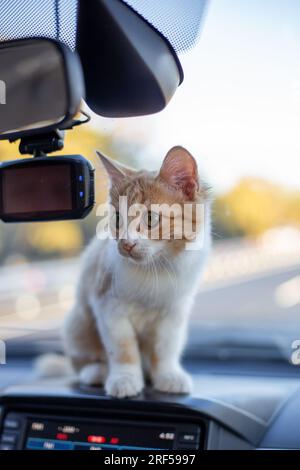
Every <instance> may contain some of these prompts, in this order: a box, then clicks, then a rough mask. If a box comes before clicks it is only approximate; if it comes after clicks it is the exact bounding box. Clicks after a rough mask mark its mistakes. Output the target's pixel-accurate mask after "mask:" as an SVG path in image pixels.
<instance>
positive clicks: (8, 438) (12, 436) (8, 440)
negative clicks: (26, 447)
mask: <svg viewBox="0 0 300 470" xmlns="http://www.w3.org/2000/svg"><path fill="white" fill-rule="evenodd" d="M17 438H18V434H16V433H13V432H4V433H3V434H2V437H1V444H15V443H16V441H17Z"/></svg>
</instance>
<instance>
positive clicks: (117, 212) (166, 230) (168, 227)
mask: <svg viewBox="0 0 300 470" xmlns="http://www.w3.org/2000/svg"><path fill="white" fill-rule="evenodd" d="M97 153H98V155H99V157H100V158H101V161H102V163H103V165H104V168H105V170H106V172H107V174H108V176H109V179H110V226H111V231H112V233H113V234H114V236H115V238H116V242H117V244H118V250H119V253H120V255H122V256H124V257H126V258H128V259H129V260H130V261H132V262H135V263H139V264H142V263H144V264H148V263H149V261H150V260H151V261H155V260H159V259H170V257H174V256H176V255H177V254H179V253H180V252H182V250H184V249H185V247H186V243H187V242H188V241H191V240H192V239H193V238H195V237H196V234H197V233H199V230H201V225H202V224H203V223H204V221H203V217H201V216H200V217H199V214H200V215H201V214H203V211H202V210H201V208H203V205H204V203H205V202H206V200H207V196H208V189H207V186H206V185H205V184H204V183H203V182H201V180H200V179H199V175H198V169H197V163H196V161H195V159H194V158H193V157H192V155H191V154H190V153H189V152H188V151H187V150H186V149H184V148H183V147H180V146H176V147H173V148H172V149H171V150H170V151H169V152H168V153H167V155H166V157H165V159H164V161H163V163H162V166H161V168H160V170H159V172H158V173H157V172H150V171H144V170H142V171H135V170H132V169H129V168H127V167H124V166H123V165H120V164H119V163H116V162H115V161H112V160H111V159H109V158H107V157H106V156H104V155H102V154H100V153H99V152H97ZM197 206H198V209H199V207H200V210H198V209H196V207H197Z"/></svg>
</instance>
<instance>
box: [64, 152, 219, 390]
mask: <svg viewBox="0 0 300 470" xmlns="http://www.w3.org/2000/svg"><path fill="white" fill-rule="evenodd" d="M99 156H100V157H101V160H102V163H103V165H104V167H105V169H106V171H107V173H108V175H109V178H110V200H111V202H112V204H114V205H117V198H118V196H119V195H126V196H128V199H129V202H128V205H130V204H132V203H134V202H139V203H144V204H146V205H148V204H149V203H150V204H151V203H171V204H172V203H175V202H177V203H179V204H183V203H184V202H186V201H188V202H193V203H195V202H201V203H205V207H206V211H205V221H204V223H205V236H204V244H202V245H201V246H199V250H198V251H187V250H185V244H186V240H172V239H171V240H149V239H148V240H144V239H139V238H138V233H137V236H136V240H135V242H136V245H135V246H134V248H133V249H132V251H131V252H130V253H129V252H128V250H127V251H126V240H112V239H105V240H101V239H98V238H95V239H94V240H93V241H92V242H91V244H90V245H89V246H88V248H87V249H86V251H85V254H84V256H83V264H82V270H81V275H80V279H79V283H78V289H77V297H76V302H75V305H74V308H73V309H72V311H71V312H70V314H69V315H68V317H67V320H66V322H65V327H64V343H65V351H66V353H67V355H68V356H69V358H70V359H71V362H72V365H73V368H74V369H75V370H76V372H77V373H78V375H79V378H80V381H82V382H84V383H86V384H98V383H103V384H104V385H105V390H106V392H107V393H108V394H109V395H112V396H115V397H120V398H121V397H130V396H134V395H137V394H138V393H139V392H140V391H141V390H142V389H143V387H144V373H146V375H147V376H148V377H149V378H150V380H151V382H152V384H153V386H154V388H155V389H156V390H159V391H162V392H170V393H188V392H190V390H191V380H190V377H189V376H188V374H187V373H186V372H185V371H184V370H183V369H182V367H181V365H180V356H181V353H182V350H183V347H184V344H185V338H186V330H187V322H188V316H189V311H190V309H191V305H192V303H193V299H194V296H195V293H196V291H197V288H198V286H199V278H200V274H201V271H202V268H203V265H204V261H205V258H206V255H207V251H208V248H209V245H210V209H209V198H208V192H207V189H206V186H205V184H204V183H203V182H202V181H200V180H199V177H198V170H197V165H196V162H195V160H194V159H193V157H192V156H191V155H190V154H189V153H188V152H187V151H186V150H185V149H184V148H182V147H174V148H173V149H171V150H170V151H169V152H168V154H167V156H166V158H165V160H164V163H163V165H162V167H161V169H160V171H159V173H158V174H157V173H153V172H148V171H133V170H129V169H126V168H124V167H121V166H120V165H117V164H116V163H115V162H112V161H111V160H109V159H107V157H104V156H103V155H100V154H99ZM130 242H132V240H130ZM195 243H197V240H196V242H195ZM199 243H200V241H199ZM127 248H128V246H127ZM150 258H151V259H152V261H151V262H149V259H150Z"/></svg>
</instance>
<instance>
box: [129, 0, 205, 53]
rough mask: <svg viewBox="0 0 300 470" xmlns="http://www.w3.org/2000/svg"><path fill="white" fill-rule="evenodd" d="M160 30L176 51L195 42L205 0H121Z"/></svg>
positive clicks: (189, 46)
mask: <svg viewBox="0 0 300 470" xmlns="http://www.w3.org/2000/svg"><path fill="white" fill-rule="evenodd" d="M123 1H124V2H125V3H127V4H128V5H130V6H131V7H132V8H133V9H134V10H136V11H137V12H138V13H139V14H140V15H141V16H143V17H144V18H145V19H146V20H147V21H149V23H151V24H152V25H153V26H154V27H155V28H156V29H157V30H158V31H160V32H161V33H162V34H163V35H164V36H165V37H166V38H167V39H168V40H169V41H170V43H171V44H172V46H173V48H174V49H175V51H177V52H184V51H186V50H187V49H190V48H191V47H193V45H194V44H195V43H196V41H197V39H198V37H199V33H200V26H201V22H202V17H203V14H204V12H205V7H206V3H207V1H206V0H123Z"/></svg>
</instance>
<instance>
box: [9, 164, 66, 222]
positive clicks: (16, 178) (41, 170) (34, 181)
mask: <svg viewBox="0 0 300 470" xmlns="http://www.w3.org/2000/svg"><path fill="white" fill-rule="evenodd" d="M2 200H3V211H4V213H5V214H27V213H35V212H51V211H66V210H71V209H72V185H71V167H70V165H69V164H66V165H65V164H62V165H59V166H57V165H55V166H53V165H37V166H35V167H27V168H24V167H23V168H22V167H21V168H6V169H4V170H3V176H2Z"/></svg>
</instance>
